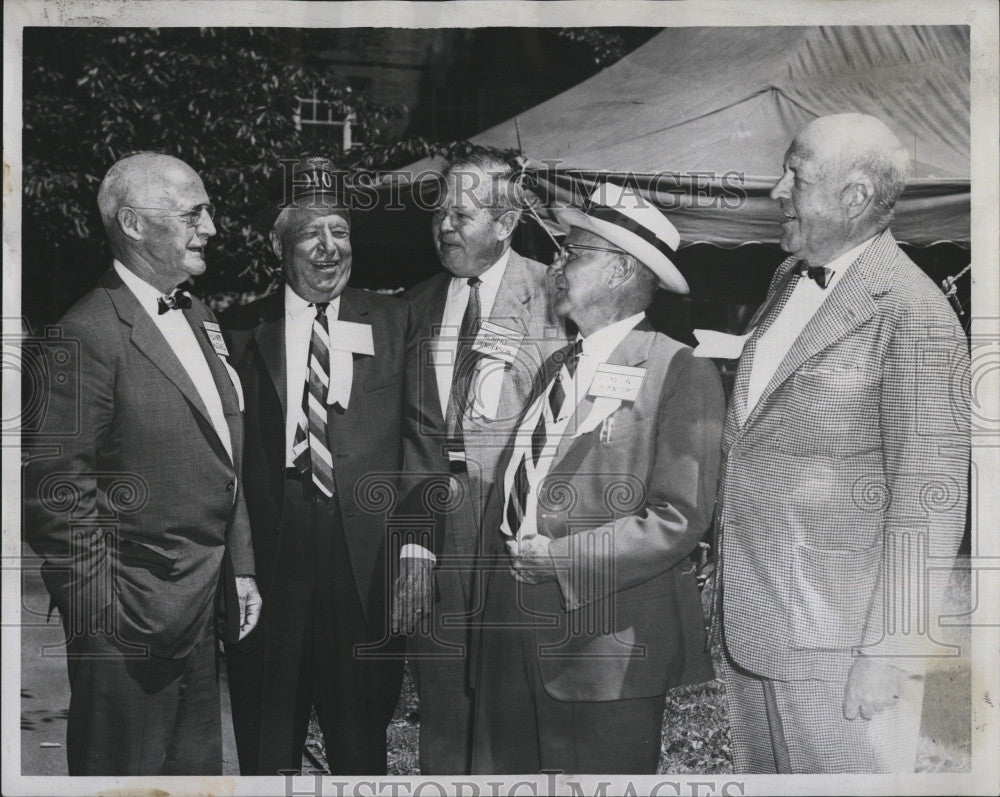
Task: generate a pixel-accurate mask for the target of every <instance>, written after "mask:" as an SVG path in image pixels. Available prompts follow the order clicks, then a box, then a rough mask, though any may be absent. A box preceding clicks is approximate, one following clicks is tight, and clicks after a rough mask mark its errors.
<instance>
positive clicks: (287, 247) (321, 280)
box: [271, 208, 351, 302]
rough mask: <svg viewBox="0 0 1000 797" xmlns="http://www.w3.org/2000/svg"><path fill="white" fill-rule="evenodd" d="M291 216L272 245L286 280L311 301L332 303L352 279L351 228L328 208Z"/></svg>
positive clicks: (341, 215)
mask: <svg viewBox="0 0 1000 797" xmlns="http://www.w3.org/2000/svg"><path fill="white" fill-rule="evenodd" d="M286 212H287V213H289V214H290V216H289V218H288V220H287V223H285V224H284V226H283V227H282V229H281V231H280V233H279V232H276V231H272V232H271V245H272V246H273V247H274V252H275V254H276V255H277V256H278V257H279V258H280V260H281V264H282V268H283V269H284V272H285V279H286V280H287V282H288V284H289V286H291V288H292V290H293V291H295V292H296V293H297V294H298V295H299V296H301V297H302V298H303V299H305V300H306V301H309V302H329V301H331V300H333V299H335V298H336V297H337V296H339V295H340V293H341V291H343V290H344V287H345V286H346V285H347V281H348V280H349V279H350V278H351V238H350V233H351V225H350V222H349V221H348V220H347V217H346V214H344V213H343V212H340V211H333V210H331V209H329V208H300V209H297V210H292V211H286Z"/></svg>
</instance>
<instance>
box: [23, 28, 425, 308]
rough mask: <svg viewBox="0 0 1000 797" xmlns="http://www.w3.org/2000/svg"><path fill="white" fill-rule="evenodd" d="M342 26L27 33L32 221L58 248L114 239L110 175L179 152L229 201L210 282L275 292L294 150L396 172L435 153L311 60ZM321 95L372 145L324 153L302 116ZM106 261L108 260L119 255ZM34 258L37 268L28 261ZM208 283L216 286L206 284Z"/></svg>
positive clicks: (386, 110) (27, 187)
mask: <svg viewBox="0 0 1000 797" xmlns="http://www.w3.org/2000/svg"><path fill="white" fill-rule="evenodd" d="M331 35H336V33H335V32H334V33H331V32H330V31H310V30H278V29H260V28H257V29H251V28H201V29H192V28H169V29H113V30H108V29H100V28H61V29H60V28H48V29H39V28H35V29H29V30H26V31H25V61H24V120H25V121H24V136H23V164H24V229H25V234H26V238H28V239H29V240H28V241H26V244H27V246H28V248H29V249H30V248H31V245H32V243H33V244H34V246H35V247H36V248H38V249H41V250H42V251H46V250H47V251H49V252H51V253H52V254H53V255H56V256H58V253H59V251H60V250H63V251H64V252H65V250H71V251H78V250H79V249H80V248H81V247H82V248H84V249H85V250H89V249H93V248H95V247H101V246H103V243H102V242H103V239H104V235H103V231H102V229H101V222H100V217H99V215H98V213H97V207H96V202H95V196H96V192H97V187H98V185H99V183H100V179H101V177H102V176H103V174H104V171H105V170H106V169H107V168H108V166H110V165H111V164H112V163H113V162H114V161H115V160H116V159H117V158H119V157H121V156H122V155H124V154H126V153H128V152H132V151H135V150H158V151H162V152H166V153H168V154H171V155H175V156H177V157H179V158H181V159H182V160H184V161H186V162H187V163H189V164H191V166H192V167H193V168H194V169H195V170H196V171H198V172H199V173H200V174H201V175H202V178H203V179H204V181H205V186H206V189H207V191H208V193H209V195H210V196H211V197H212V199H213V201H214V202H215V203H216V205H217V206H218V213H217V216H216V222H215V223H216V227H217V228H218V235H217V236H216V237H215V238H213V239H212V242H211V243H210V248H211V250H212V251H211V253H210V257H211V262H212V266H213V268H212V269H211V271H210V275H207V276H206V278H205V280H204V281H203V282H200V283H199V290H200V291H201V292H203V293H211V292H213V291H214V290H219V289H220V288H222V287H223V286H224V287H225V288H227V289H232V288H236V289H238V290H244V291H253V290H261V289H263V288H265V287H266V286H267V283H268V282H269V279H270V270H269V265H268V264H267V263H266V262H265V252H264V250H265V247H264V245H263V243H264V242H263V240H262V239H261V236H260V234H259V233H258V232H257V231H256V230H255V229H254V228H253V225H252V219H253V218H254V216H255V214H256V213H257V212H258V211H259V209H260V207H261V203H262V201H263V198H264V197H266V196H268V195H269V194H270V193H271V192H272V187H273V185H274V183H275V181H276V180H280V175H279V171H278V170H279V169H280V168H281V166H280V160H281V159H282V158H296V157H300V156H303V155H313V154H316V155H325V156H327V157H331V158H332V159H333V160H335V161H339V162H340V163H341V164H342V165H344V166H345V167H350V168H354V169H357V168H374V167H381V168H386V167H389V168H391V167H393V166H397V165H402V164H405V163H406V162H408V161H409V160H413V159H415V158H419V157H422V156H424V155H426V154H428V153H429V152H430V151H431V149H432V148H431V147H430V145H428V144H427V143H426V142H424V141H423V140H420V139H415V140H408V141H404V142H401V143H397V144H393V145H387V144H386V143H385V141H384V133H385V128H386V125H387V123H388V122H389V121H390V120H392V119H394V118H397V117H399V116H400V114H401V113H402V112H403V110H404V109H403V108H402V107H395V106H385V105H380V104H378V103H375V102H373V101H372V99H371V97H370V96H369V95H368V94H367V93H365V92H360V93H359V92H356V91H352V89H351V88H350V87H349V86H348V85H346V83H345V82H343V81H339V80H337V79H336V78H335V77H334V76H333V75H332V74H331V73H330V70H329V68H328V67H326V66H324V65H323V64H322V63H321V62H318V61H316V60H313V59H311V58H310V54H311V53H314V52H316V51H318V50H319V49H322V48H323V47H329V46H330V36H331ZM313 92H316V94H317V95H318V96H319V97H321V98H323V99H324V100H327V101H329V102H330V103H331V104H332V105H333V108H334V112H335V113H336V114H337V115H338V116H345V117H346V116H347V115H348V114H351V115H353V117H354V129H355V130H356V131H357V133H358V135H357V137H358V138H360V139H361V140H363V141H365V142H367V143H366V145H365V146H363V147H360V148H357V149H352V150H350V151H349V152H347V153H339V152H329V151H323V152H314V151H310V150H309V149H308V148H307V147H305V146H304V144H303V139H302V134H301V133H300V131H299V130H297V129H296V126H295V122H294V115H295V112H296V111H297V109H298V99H297V98H298V97H300V96H312V94H313ZM105 263H106V259H105ZM28 265H29V264H27V263H26V264H25V266H26V267H28ZM206 283H207V284H206Z"/></svg>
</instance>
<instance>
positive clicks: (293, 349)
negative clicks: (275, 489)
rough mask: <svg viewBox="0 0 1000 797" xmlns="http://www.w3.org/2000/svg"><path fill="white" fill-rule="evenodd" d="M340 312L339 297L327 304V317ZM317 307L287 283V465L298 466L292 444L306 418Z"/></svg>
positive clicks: (332, 316) (331, 318)
mask: <svg viewBox="0 0 1000 797" xmlns="http://www.w3.org/2000/svg"><path fill="white" fill-rule="evenodd" d="M339 316H340V297H339V296H338V297H337V298H336V299H334V300H333V301H331V302H330V304H329V305H328V306H327V308H326V318H327V321H336V320H337V319H338V318H339ZM315 318H316V310H315V308H313V307H311V306H310V302H308V301H306V300H305V299H303V298H302V297H301V296H299V295H298V294H297V293H296V292H295V291H293V290H292V289H291V287H289V286H288V284H286V285H285V400H286V402H287V407H288V411H287V412H286V413H285V466H286V467H289V468H292V467H295V463H294V459H295V457H294V456H293V455H292V444H293V443H294V441H295V430H296V428H297V427H298V425H299V421H303V422H305V420H306V416H305V413H304V412H303V410H302V396H303V395H304V393H305V389H306V372H307V371H308V368H309V342H310V341H311V340H312V326H313V319H315Z"/></svg>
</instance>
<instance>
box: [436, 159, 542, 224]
mask: <svg viewBox="0 0 1000 797" xmlns="http://www.w3.org/2000/svg"><path fill="white" fill-rule="evenodd" d="M473 169H475V170H478V171H481V172H483V173H484V174H486V175H488V176H489V178H490V180H491V184H490V185H489V186H488V187H487V193H486V197H487V205H486V206H487V208H488V209H489V211H490V214H491V215H492V216H493V218H494V219H498V218H500V217H501V216H502V215H503V214H504V213H507V212H509V211H511V210H513V211H516V212H517V213H518V214H520V213H522V212H523V211H524V210H525V209H526V208H527V207H528V205H529V204H530V202H531V200H532V198H533V197H532V196H531V194H530V192H528V191H526V190H525V188H524V186H523V185H522V184H521V179H520V175H521V172H519V171H517V170H515V168H514V166H513V165H511V164H510V163H508V162H507V161H506V160H504V159H503V158H502V157H500V156H499V155H494V154H493V153H491V152H488V151H485V150H473V151H472V152H468V153H465V154H462V155H456V156H455V157H453V158H452V159H451V160H450V161H448V163H447V164H446V165H445V167H444V169H443V170H442V172H441V176H442V178H444V179H447V178H448V177H451V176H459V175H464V174H468V173H469V171H470V170H473ZM463 187H464V186H463ZM469 187H471V188H474V189H478V188H480V186H478V185H474V186H469Z"/></svg>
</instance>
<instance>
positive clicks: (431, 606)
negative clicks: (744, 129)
mask: <svg viewBox="0 0 1000 797" xmlns="http://www.w3.org/2000/svg"><path fill="white" fill-rule="evenodd" d="M526 200H527V196H526V195H525V194H524V192H523V191H522V189H521V187H520V185H519V184H518V182H517V180H516V175H515V172H514V169H513V168H512V167H511V166H510V165H509V164H507V163H505V162H504V161H503V160H501V159H498V158H496V157H495V156H492V155H488V154H482V153H473V154H471V155H469V156H466V157H464V158H461V159H458V160H455V161H453V162H451V163H450V164H449V165H448V166H447V167H446V169H445V170H444V184H443V189H442V196H441V198H440V202H439V205H438V208H437V210H436V211H435V213H434V217H433V223H432V226H433V234H434V244H435V247H436V248H437V252H438V257H439V258H440V260H441V263H442V265H444V267H445V269H446V271H445V272H443V273H441V274H438V275H436V276H434V277H431V278H430V279H429V280H427V281H425V282H423V283H421V284H419V285H417V286H416V287H414V288H412V289H411V290H410V291H409V292H408V293H407V295H406V298H407V299H408V300H409V302H410V304H411V306H412V308H413V313H414V317H415V319H416V321H417V325H418V327H417V329H418V334H417V338H418V345H419V350H418V353H417V355H416V356H414V357H413V358H411V359H410V361H409V363H408V367H409V372H408V374H407V433H406V449H405V450H406V453H405V463H406V470H407V477H408V478H409V479H410V480H411V481H417V482H419V480H420V478H421V477H423V476H426V477H428V479H432V475H433V474H435V473H436V474H440V475H442V476H443V481H444V483H445V484H448V485H449V487H448V491H449V499H448V500H447V501H445V502H444V503H445V504H446V506H445V508H444V509H443V510H442V511H441V512H440V513H438V514H437V516H436V518H435V520H436V525H435V529H436V531H435V533H433V534H432V536H433V540H425V545H424V546H423V547H421V546H419V545H407V546H405V547H404V549H403V557H402V559H401V565H400V569H401V573H400V577H399V579H398V581H397V584H396V600H395V606H394V623H395V624H396V626H397V627H398V628H401V629H402V630H405V631H408V632H410V633H411V636H410V639H409V659H410V662H411V664H412V666H413V669H414V673H415V675H416V680H417V687H418V690H419V693H420V771H421V773H422V774H425V775H428V774H446V775H449V774H450V775H458V774H464V773H467V772H468V771H469V765H470V758H469V756H470V743H471V739H472V696H471V691H470V689H469V683H468V678H469V673H468V667H467V659H468V645H469V628H468V626H469V615H470V613H471V612H473V611H474V609H475V606H476V600H475V597H474V595H473V593H472V566H473V561H474V557H475V555H476V552H477V545H478V542H477V541H478V538H479V523H480V518H481V516H482V509H483V505H484V504H485V501H486V497H487V496H488V495H489V491H490V489H491V487H492V484H493V474H494V470H495V468H496V461H497V458H498V457H499V456H500V453H501V451H502V450H503V446H504V445H505V443H506V442H507V439H508V438H509V437H510V434H511V432H512V431H513V429H514V423H515V421H516V419H517V417H518V416H519V415H520V413H521V410H522V409H523V408H524V402H525V400H526V398H527V396H528V393H529V391H530V389H531V385H532V382H533V380H534V377H535V374H536V373H537V371H538V369H539V368H540V367H541V364H542V362H543V361H544V360H545V358H546V357H548V356H549V355H550V354H551V353H552V352H553V351H555V350H556V349H558V348H559V347H560V346H562V345H564V343H565V332H564V329H563V325H562V322H561V321H560V320H559V319H558V318H557V317H556V316H555V314H554V313H553V312H552V309H551V304H550V302H549V298H548V292H547V290H546V287H547V286H546V276H545V266H543V265H542V264H541V263H537V262H535V261H534V260H529V259H528V258H526V257H522V256H521V255H519V254H518V253H517V252H515V251H514V250H513V249H512V248H511V241H512V239H513V236H514V231H515V229H516V227H517V224H518V221H519V220H520V218H521V214H522V212H523V210H524V207H525V202H526ZM423 495H424V498H425V499H426V498H428V495H427V491H426V490H425V491H424V493H423ZM413 503H414V504H415V505H416V510H415V513H416V514H418V515H419V513H420V511H421V508H422V506H423V503H424V502H422V501H419V500H418V501H415V502H413ZM426 503H429V504H431V505H433V500H427V501H426ZM435 560H436V561H437V565H436V567H435ZM463 616H465V617H464V618H463ZM421 617H422V618H423V623H422V625H420V627H418V623H417V621H418V619H420V618H421Z"/></svg>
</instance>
